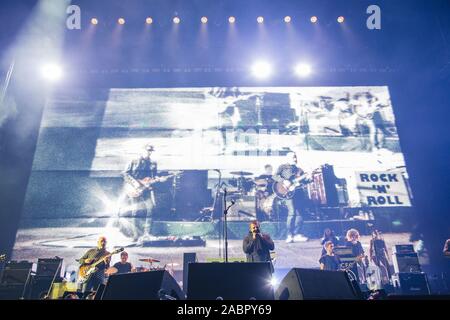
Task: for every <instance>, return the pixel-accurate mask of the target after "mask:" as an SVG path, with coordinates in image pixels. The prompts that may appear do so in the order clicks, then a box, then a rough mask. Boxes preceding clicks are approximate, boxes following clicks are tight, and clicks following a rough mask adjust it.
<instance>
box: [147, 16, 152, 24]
mask: <svg viewBox="0 0 450 320" xmlns="http://www.w3.org/2000/svg"><path fill="white" fill-rule="evenodd" d="M145 23H146V24H152V23H153V19H152V17H147V19H145Z"/></svg>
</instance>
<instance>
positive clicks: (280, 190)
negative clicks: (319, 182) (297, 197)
mask: <svg viewBox="0 0 450 320" xmlns="http://www.w3.org/2000/svg"><path fill="white" fill-rule="evenodd" d="M311 182H312V180H311V179H310V178H308V176H307V175H306V174H303V175H301V176H299V177H296V178H294V179H293V180H287V179H286V180H283V181H277V182H275V183H274V184H273V192H274V193H275V194H276V195H277V197H278V198H280V199H292V198H293V197H294V194H295V191H296V190H297V189H298V188H300V187H303V186H306V185H307V184H309V183H311Z"/></svg>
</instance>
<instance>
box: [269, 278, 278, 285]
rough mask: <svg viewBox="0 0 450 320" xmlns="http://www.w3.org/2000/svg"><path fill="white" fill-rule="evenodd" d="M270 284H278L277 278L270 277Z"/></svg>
mask: <svg viewBox="0 0 450 320" xmlns="http://www.w3.org/2000/svg"><path fill="white" fill-rule="evenodd" d="M270 285H271V286H272V287H275V286H277V285H278V279H277V278H275V277H272V279H270Z"/></svg>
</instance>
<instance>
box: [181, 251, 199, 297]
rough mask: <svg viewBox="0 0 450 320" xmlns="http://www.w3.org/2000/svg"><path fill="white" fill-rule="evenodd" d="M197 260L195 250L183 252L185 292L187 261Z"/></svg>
mask: <svg viewBox="0 0 450 320" xmlns="http://www.w3.org/2000/svg"><path fill="white" fill-rule="evenodd" d="M194 262H197V254H196V253H195V252H185V253H183V291H184V292H187V288H188V270H189V263H194Z"/></svg>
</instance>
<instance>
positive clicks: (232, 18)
mask: <svg viewBox="0 0 450 320" xmlns="http://www.w3.org/2000/svg"><path fill="white" fill-rule="evenodd" d="M228 22H229V23H235V22H236V18H235V17H229V18H228Z"/></svg>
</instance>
